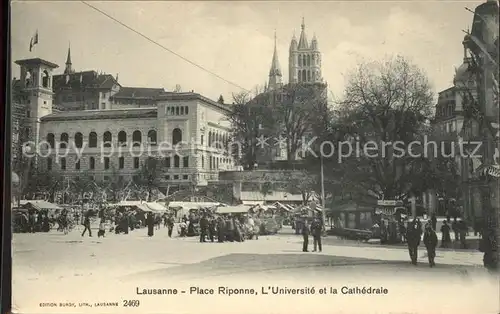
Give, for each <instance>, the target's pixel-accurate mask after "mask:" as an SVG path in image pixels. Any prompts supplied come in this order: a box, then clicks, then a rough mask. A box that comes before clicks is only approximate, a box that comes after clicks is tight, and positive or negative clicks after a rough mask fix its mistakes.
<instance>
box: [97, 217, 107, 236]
mask: <svg viewBox="0 0 500 314" xmlns="http://www.w3.org/2000/svg"><path fill="white" fill-rule="evenodd" d="M105 233H106V224H105V222H104V217H102V218H101V222H100V223H99V231H98V232H97V237H98V238H100V237H103V238H104V234H105Z"/></svg>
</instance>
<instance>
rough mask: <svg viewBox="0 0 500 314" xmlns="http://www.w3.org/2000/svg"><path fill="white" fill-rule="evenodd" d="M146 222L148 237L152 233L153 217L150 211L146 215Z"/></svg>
mask: <svg viewBox="0 0 500 314" xmlns="http://www.w3.org/2000/svg"><path fill="white" fill-rule="evenodd" d="M146 224H147V226H148V237H152V236H153V235H154V225H155V221H154V217H153V214H152V213H148V216H147V218H146Z"/></svg>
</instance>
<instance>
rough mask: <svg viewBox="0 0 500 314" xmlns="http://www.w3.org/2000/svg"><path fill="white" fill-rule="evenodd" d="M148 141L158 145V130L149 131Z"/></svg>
mask: <svg viewBox="0 0 500 314" xmlns="http://www.w3.org/2000/svg"><path fill="white" fill-rule="evenodd" d="M148 142H149V144H150V145H156V131H155V130H150V131H149V132H148Z"/></svg>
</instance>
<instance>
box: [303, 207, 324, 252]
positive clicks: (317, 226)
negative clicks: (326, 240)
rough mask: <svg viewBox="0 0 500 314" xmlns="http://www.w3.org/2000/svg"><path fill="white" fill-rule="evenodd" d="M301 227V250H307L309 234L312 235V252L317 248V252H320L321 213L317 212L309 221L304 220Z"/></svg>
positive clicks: (322, 226) (322, 225)
mask: <svg viewBox="0 0 500 314" xmlns="http://www.w3.org/2000/svg"><path fill="white" fill-rule="evenodd" d="M301 227H302V237H303V238H304V241H303V243H302V252H309V235H312V237H313V245H314V249H313V252H316V251H318V249H319V252H321V251H322V249H323V248H322V245H321V235H322V233H323V228H324V224H323V219H322V217H321V214H318V216H316V217H314V218H313V219H312V221H311V222H310V223H309V222H308V221H307V220H306V221H304V222H303V223H302V225H301Z"/></svg>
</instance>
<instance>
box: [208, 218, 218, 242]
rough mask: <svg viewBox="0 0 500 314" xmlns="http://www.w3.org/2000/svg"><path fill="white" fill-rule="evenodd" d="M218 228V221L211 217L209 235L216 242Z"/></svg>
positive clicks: (211, 240)
mask: <svg viewBox="0 0 500 314" xmlns="http://www.w3.org/2000/svg"><path fill="white" fill-rule="evenodd" d="M216 229H217V221H216V220H215V217H210V221H209V223H208V237H209V238H210V242H214V238H215V230H216Z"/></svg>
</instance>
